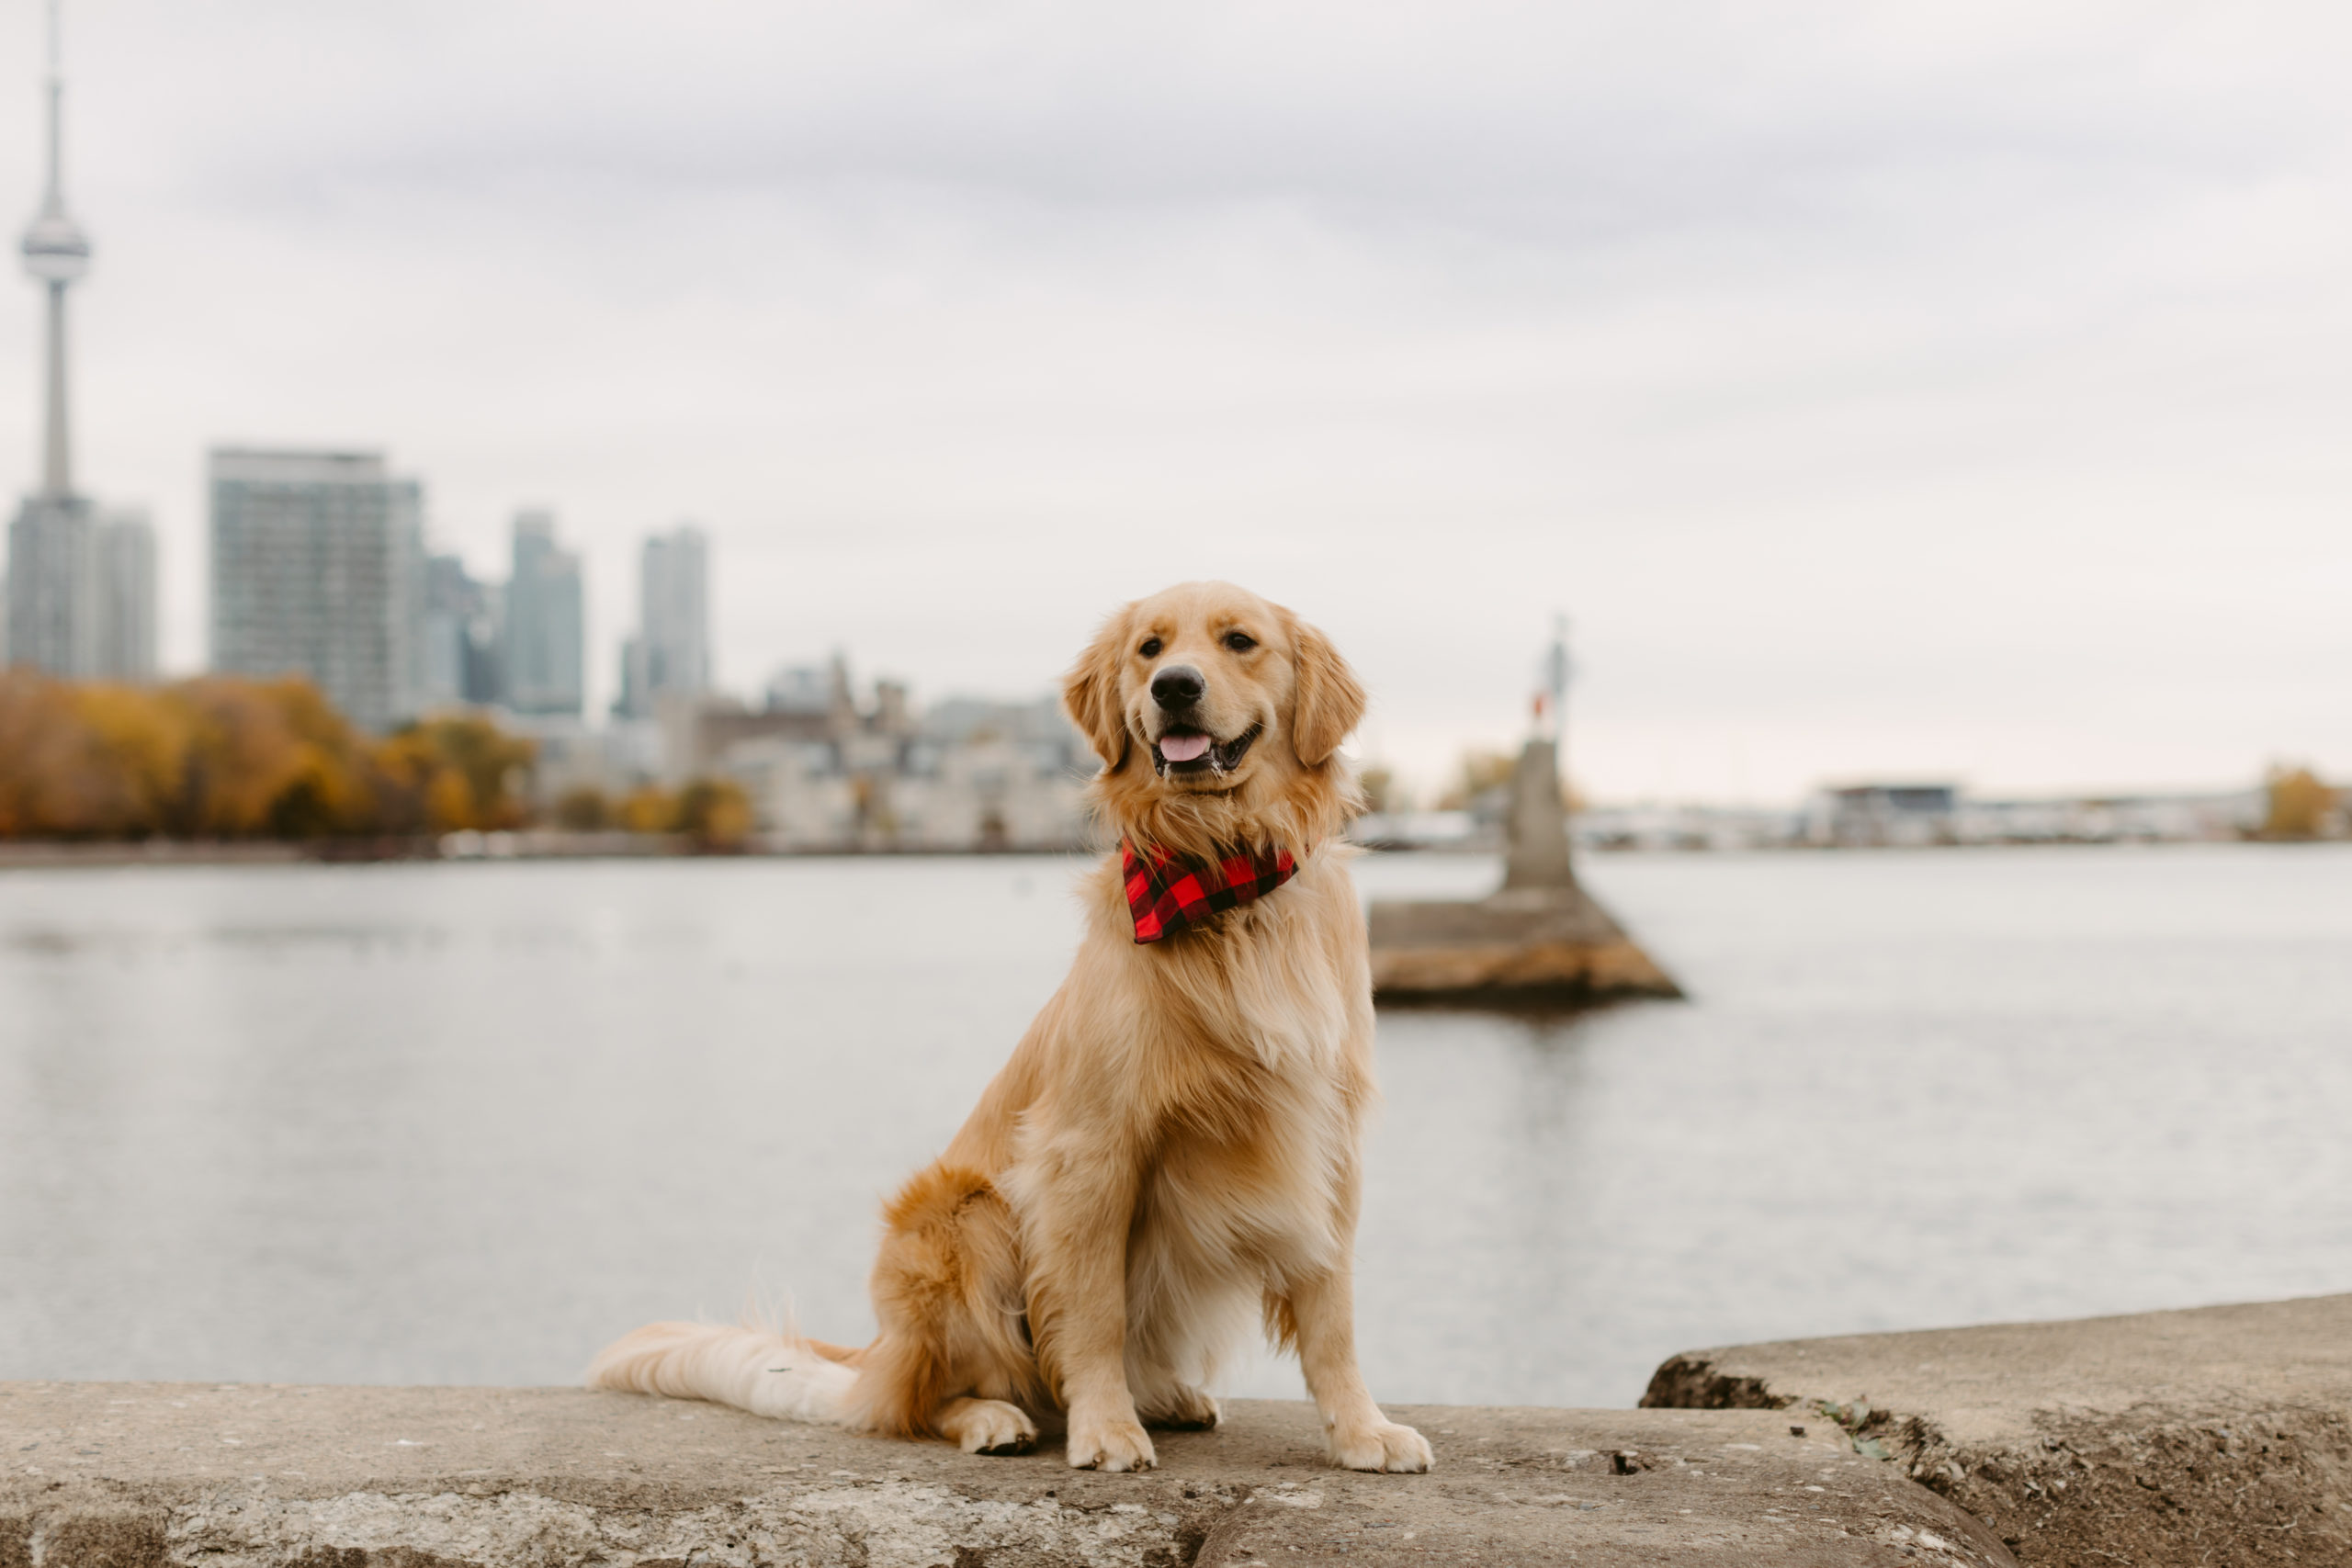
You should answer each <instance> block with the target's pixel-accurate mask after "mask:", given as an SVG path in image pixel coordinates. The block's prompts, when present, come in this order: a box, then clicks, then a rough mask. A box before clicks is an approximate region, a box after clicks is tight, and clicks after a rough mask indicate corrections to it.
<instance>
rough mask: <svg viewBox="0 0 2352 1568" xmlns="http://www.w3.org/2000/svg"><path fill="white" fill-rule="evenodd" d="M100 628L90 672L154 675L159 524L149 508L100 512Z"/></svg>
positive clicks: (95, 569)
mask: <svg viewBox="0 0 2352 1568" xmlns="http://www.w3.org/2000/svg"><path fill="white" fill-rule="evenodd" d="M90 547H91V548H90V558H91V559H90V566H91V571H90V576H91V580H92V584H93V586H92V588H91V597H92V598H93V599H94V600H95V601H96V604H95V606H94V607H95V609H96V616H97V632H96V637H95V638H94V639H93V641H94V644H95V651H94V659H93V662H92V664H91V667H90V673H92V674H93V675H96V676H97V677H98V678H99V679H100V680H102V681H152V680H153V679H154V678H155V529H154V525H153V524H151V523H149V522H148V521H147V514H146V513H144V512H117V513H99V514H98V520H97V525H96V527H95V528H94V529H93V530H92V531H91V536H90Z"/></svg>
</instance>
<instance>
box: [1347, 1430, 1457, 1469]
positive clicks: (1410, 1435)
mask: <svg viewBox="0 0 2352 1568" xmlns="http://www.w3.org/2000/svg"><path fill="white" fill-rule="evenodd" d="M1331 1462H1332V1463H1333V1464H1336V1465H1339V1466H1340V1467H1342V1468H1343V1469H1347V1470H1385V1471H1388V1472H1391V1473H1393V1474H1397V1475H1419V1474H1420V1473H1421V1472H1423V1471H1425V1470H1427V1469H1429V1467H1430V1465H1431V1464H1433V1463H1435V1462H1436V1461H1435V1459H1434V1458H1433V1457H1432V1456H1431V1455H1430V1441H1429V1439H1428V1438H1424V1437H1422V1436H1421V1435H1420V1434H1419V1432H1416V1431H1414V1430H1413V1429H1412V1428H1411V1427H1400V1426H1398V1425H1397V1423H1396V1422H1394V1421H1383V1422H1381V1423H1380V1424H1379V1425H1378V1426H1374V1427H1357V1428H1356V1429H1355V1430H1353V1431H1349V1432H1341V1431H1338V1430H1334V1431H1333V1432H1332V1434H1331Z"/></svg>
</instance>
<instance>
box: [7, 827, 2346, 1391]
mask: <svg viewBox="0 0 2352 1568" xmlns="http://www.w3.org/2000/svg"><path fill="white" fill-rule="evenodd" d="M1072 871H1073V863H1071V862H1069V861H1065V860H1057V859H967V860H917V859H906V860H898V859H891V860H871V861H854V860H802V861H684V862H682V861H664V862H652V863H638V862H602V863H536V864H516V863H504V864H499V863H489V864H464V865H454V864H453V865H381V866H355V867H335V866H296V867H282V868H238V869H209V868H166V869H155V868H140V869H126V870H104V871H97V870H93V871H75V872H67V873H48V872H40V873H36V872H12V873H0V1378H175V1379H196V1380H206V1381H211V1380H222V1381H226V1380H259V1381H273V1382H297V1381H300V1382H311V1381H317V1382H501V1383H535V1382H570V1381H572V1380H573V1379H574V1378H576V1376H577V1374H578V1371H579V1369H580V1368H581V1366H582V1364H583V1363H584V1362H585V1361H586V1359H587V1358H588V1356H589V1354H590V1353H591V1352H592V1351H593V1350H594V1349H595V1348H596V1347H597V1346H598V1345H600V1344H601V1343H603V1342H604V1341H605V1339H607V1338H608V1337H611V1336H613V1335H615V1334H617V1333H619V1332H621V1331H623V1330H625V1329H628V1328H630V1327H633V1326H635V1325H637V1324H639V1323H640V1322H644V1321H646V1320H648V1319H650V1318H655V1317H663V1316H677V1315H685V1314H694V1313H695V1312H697V1311H701V1312H704V1313H708V1314H718V1315H722V1316H731V1315H733V1314H735V1313H736V1312H737V1311H738V1310H739V1309H740V1308H741V1307H742V1306H743V1305H744V1304H745V1303H747V1301H752V1300H758V1301H763V1302H768V1303H773V1302H775V1301H776V1300H779V1299H781V1298H782V1297H783V1296H784V1295H785V1294H786V1292H789V1294H790V1296H791V1298H792V1299H793V1301H794V1302H795V1303H797V1310H798V1314H799V1317H800V1320H801V1322H802V1324H803V1325H805V1326H806V1327H808V1328H809V1330H810V1331H811V1332H814V1333H820V1334H822V1335H824V1336H826V1337H831V1338H837V1339H851V1340H854V1339H857V1338H859V1337H862V1336H863V1335H864V1334H865V1333H866V1332H868V1331H869V1330H870V1328H871V1324H872V1318H871V1315H870V1314H869V1311H868V1309H867V1306H866V1303H865V1269H866V1267H867V1264H868V1262H869V1261H870V1258H871V1250H872V1246H873V1241H874V1235H875V1229H876V1204H877V1201H878V1199H879V1197H880V1196H881V1194H882V1193H884V1192H885V1191H886V1190H888V1188H890V1187H891V1186H892V1185H893V1184H894V1183H895V1182H896V1181H897V1180H898V1179H899V1178H900V1177H901V1176H903V1175H904V1174H905V1173H906V1172H907V1171H909V1170H910V1169H911V1168H913V1167H914V1166H916V1165H917V1164H919V1163H921V1162H922V1161H923V1160H925V1159H927V1158H929V1157H930V1156H932V1155H933V1153H934V1152H935V1151H936V1150H937V1149H938V1147H939V1146H940V1145H941V1144H942V1143H943V1142H944V1140H945V1139H946V1137H947V1136H948V1135H949V1134H950V1133H951V1132H952V1131H953V1130H954V1128H955V1127H956V1124H957V1122H960V1121H961V1119H962V1117H963V1115H964V1113H965V1111H966V1110H967V1108H968V1106H969V1105H970V1103H971V1101H972V1100H973V1098H974V1097H975V1096H976V1095H977V1094H978V1090H979V1089H980V1087H981V1085H982V1084H983V1083H984V1082H985V1081H986V1079H987V1078H988V1077H989V1074H990V1073H991V1072H992V1071H993V1070H994V1069H995V1067H996V1066H997V1065H998V1064H999V1063H1000V1062H1001V1060H1002V1058H1003V1057H1004V1055H1005V1054H1006V1053H1007V1052H1008V1051H1009V1050H1010V1048H1011V1046H1012V1043H1013V1041H1014V1040H1015V1038H1016V1037H1017V1036H1018V1035H1019V1034H1020V1032H1021V1031H1022V1029H1023V1025H1024V1024H1025V1022H1026V1021H1027V1019H1028V1017H1029V1015H1030V1014H1031V1012H1032V1011H1034V1010H1035V1008H1036V1006H1037V1005H1038V1004H1039V1003H1040V1002H1041V1001H1043V1000H1044V998H1046V995H1047V994H1048V992H1049V991H1050V990H1051V989H1052V987H1054V985H1055V984H1056V983H1057V980H1058V978H1059V976H1060V975H1061V972H1062V969H1063V967H1064V965H1065V964H1066V963H1067V961H1068V956H1069V949H1070V947H1071V944H1072V942H1073V941H1074V938H1075V931H1076V925H1077V922H1076V916H1075V911H1074V908H1073V907H1072V904H1071V901H1070V899H1069V894H1068V886H1069V880H1070V877H1071V875H1072ZM1587 873H1588V875H1589V881H1590V882H1591V884H1592V885H1593V886H1595V887H1596V888H1597V889H1598V890H1599V891H1600V894H1601V895H1602V897H1604V898H1605V899H1606V901H1607V902H1608V903H1609V904H1610V905H1611V907H1612V908H1614V909H1615V910H1616V912H1617V913H1618V914H1619V916H1620V917H1621V918H1622V919H1624V920H1625V921H1626V923H1627V924H1628V925H1629V926H1631V927H1632V928H1633V930H1634V931H1635V932H1636V934H1637V935H1638V936H1639V937H1640V938H1641V939H1642V940H1643V941H1644V942H1645V944H1646V945H1647V946H1648V947H1649V948H1650V949H1651V950H1652V951H1653V952H1654V953H1656V954H1657V956H1658V957H1659V958H1660V959H1661V960H1662V961H1663V962H1664V963H1665V964H1667V965H1668V967H1669V968H1670V969H1672V970H1673V971H1674V972H1675V973H1676V974H1677V975H1678V976H1679V977H1680V978H1681V979H1682V980H1683V982H1684V983H1685V984H1686V985H1687V986H1688V987H1689V988H1690V990H1691V996H1692V999H1691V1001H1689V1002H1684V1003H1645V1004H1641V1005H1637V1006H1629V1007H1623V1008H1619V1009H1614V1010H1608V1011H1604V1012H1600V1013H1595V1014H1589V1015H1585V1016H1583V1017H1581V1018H1577V1019H1574V1020H1569V1021H1531V1020H1525V1019H1513V1018H1508V1017H1487V1016H1480V1015H1476V1014H1464V1013H1423V1012H1404V1013H1384V1014H1383V1016H1382V1019H1381V1032H1380V1042H1379V1058H1380V1071H1381V1074H1382V1077H1383V1081H1384V1084H1385V1089H1386V1093H1387V1105H1386V1108H1385V1111H1384V1113H1383V1116H1382V1119H1381V1121H1380V1122H1379V1124H1378V1127H1377V1129H1376V1131H1375V1133H1374V1139H1373V1142H1372V1145H1371V1149H1370V1155H1369V1160H1370V1164H1369V1179H1368V1192H1367V1198H1366V1203H1365V1216H1364V1222H1363V1235H1362V1247H1361V1253H1362V1261H1361V1266H1360V1282H1359V1289H1358V1299H1359V1302H1360V1303H1361V1307H1360V1311H1361V1318H1362V1340H1363V1358H1364V1361H1365V1365H1366V1370H1367V1371H1368V1373H1369V1376H1370V1378H1371V1381H1372V1383H1373V1387H1374V1391H1375V1393H1378V1394H1379V1395H1381V1396H1382V1397H1384V1398H1387V1399H1393V1400H1397V1401H1399V1402H1403V1401H1478V1402H1510V1403H1520V1404H1617V1405H1623V1404H1631V1403H1632V1402H1633V1401H1634V1400H1635V1399H1636V1398H1638V1397H1639V1395H1640V1393H1641V1391H1642V1388H1643V1385H1644V1383H1645V1381H1646V1379H1647V1377H1648V1374H1649V1371H1650V1370H1651V1368H1652V1367H1653V1366H1654V1365H1655V1364H1656V1363H1657V1361H1658V1360H1659V1359H1661V1358H1663V1357H1665V1356H1666V1355H1668V1354H1669V1353H1670V1352H1672V1351H1675V1350H1677V1349H1681V1348H1691V1347H1695V1346H1703V1345H1710V1344H1722V1343H1728V1342H1735V1341H1738V1340H1743V1339H1755V1338H1764V1337H1785V1336H1794V1335H1810V1334H1830V1333H1840V1332H1847V1331H1852V1330H1861V1329H1881V1328H1903V1327H1915V1326H1925V1325H1939V1324H1952V1323H1964V1322H1971V1321H1978V1320H1985V1319H1996V1318H2025V1317H2041V1316H2058V1315H2070V1314H2087V1313H2099V1312H2116V1311H2131V1310H2139V1309H2143V1308H2152V1307H2165V1306H2185V1305H2192V1304H2199V1303H2211V1302H2220V1301H2227V1300H2242V1299H2256V1298H2262V1297H2271V1296H2281V1295H2290V1294H2296V1293H2308V1292H2326V1291H2345V1290H2352V1136H2347V1131H2348V1130H2352V852H2346V851H2345V850H2343V849H2336V848H2293V849H2290V848H2270V847H2264V846H2230V847H2179V848H2171V847H2168V848H2161V849H2153V848H2152V849H2145V850H2120V849H2095V850H2054V849H2043V850H2025V851H2014V852H2012V851H1943V852H1918V853H1903V852H1879V853H1847V854H1805V853H1783V854H1769V855H1753V856H1743V855H1691V856H1641V855H1624V856H1615V857H1606V858H1595V859H1593V860H1591V861H1590V862H1589V864H1588V866H1587ZM1494 875H1495V871H1494V868H1493V866H1492V864H1491V863H1487V862H1480V861H1470V860H1462V859H1452V858H1445V857H1409V856H1395V857H1372V858H1370V859H1367V860H1366V861H1365V862H1363V863H1361V866H1360V873H1359V880H1360V881H1361V882H1362V884H1363V886H1365V887H1366V889H1367V890H1368V891H1370V892H1373V893H1390V894H1412V895H1430V894H1449V893H1469V892H1475V891H1482V890H1483V889H1484V888H1485V887H1486V886H1487V885H1488V884H1489V883H1491V882H1492V880H1493V879H1494ZM941 910H961V911H967V912H968V914H967V919H965V921H964V923H963V924H961V925H960V926H956V927H953V928H947V929H943V928H942V927H941V926H940V924H939V921H938V912H939V911H941ZM1298 1388H1299V1384H1298V1381H1297V1376H1296V1373H1295V1370H1294V1369H1293V1368H1291V1367H1290V1366H1289V1365H1288V1364H1287V1363H1278V1362H1273V1361H1271V1360H1266V1361H1260V1362H1258V1363H1256V1364H1253V1365H1250V1366H1246V1367H1243V1368H1240V1369H1238V1371H1237V1372H1236V1373H1235V1375H1234V1376H1233V1377H1232V1378H1231V1379H1230V1380H1229V1381H1228V1385H1227V1392H1234V1393H1274V1394H1283V1395H1292V1394H1295V1393H1297V1392H1298ZM1857 1392H1861V1391H1857Z"/></svg>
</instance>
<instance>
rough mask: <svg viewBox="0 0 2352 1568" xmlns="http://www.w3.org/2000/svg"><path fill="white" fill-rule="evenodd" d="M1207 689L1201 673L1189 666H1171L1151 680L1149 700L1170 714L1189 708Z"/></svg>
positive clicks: (1207, 684) (1206, 683)
mask: <svg viewBox="0 0 2352 1568" xmlns="http://www.w3.org/2000/svg"><path fill="white" fill-rule="evenodd" d="M1208 689H1209V683H1208V682H1206V681H1204V680H1202V679H1201V672H1200V671H1197V670H1195V669H1193V667H1192V666H1191V665H1189V664H1171V665H1170V666H1169V667H1168V668H1167V669H1165V670H1162V671H1160V672H1159V674H1157V675H1154V676H1153V677H1152V678H1151V700H1152V701H1153V702H1156V703H1158V704H1159V705H1160V706H1161V707H1164V708H1166V709H1168V710H1169V711H1170V712H1171V713H1172V712H1174V711H1175V710H1176V709H1178V708H1188V707H1191V706H1192V705H1193V704H1194V703H1196V702H1199V701H1200V700H1201V694H1202V693H1204V692H1205V691H1207V690H1208Z"/></svg>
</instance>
